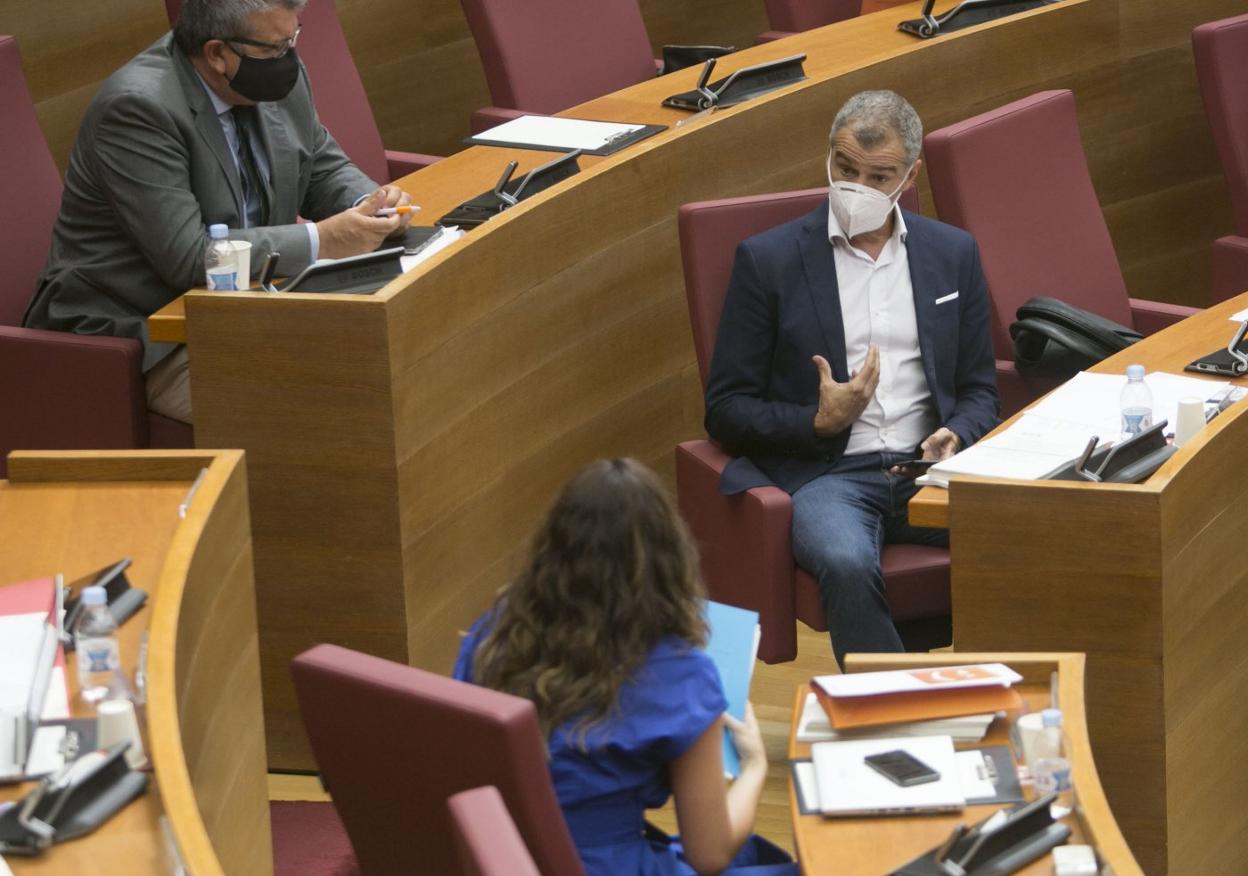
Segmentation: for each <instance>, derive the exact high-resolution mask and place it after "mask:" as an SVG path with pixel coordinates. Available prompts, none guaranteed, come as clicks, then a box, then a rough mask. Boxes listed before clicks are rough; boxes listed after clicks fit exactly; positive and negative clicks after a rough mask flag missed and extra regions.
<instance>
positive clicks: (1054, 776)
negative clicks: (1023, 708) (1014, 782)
mask: <svg viewBox="0 0 1248 876" xmlns="http://www.w3.org/2000/svg"><path fill="white" fill-rule="evenodd" d="M1040 721H1041V723H1042V724H1043V726H1044V730H1043V731H1042V732H1041V734H1040V738H1039V739H1037V740H1036V761H1035V764H1036V768H1035V783H1036V793H1037V794H1041V795H1043V794H1053V793H1056V794H1057V800H1056V801H1054V803H1053V810H1054V811H1053V817H1055V818H1061V817H1062V816H1063V815H1066V814H1068V813H1069V812H1070V810H1071V807H1072V806H1073V805H1074V790H1073V785H1072V783H1071V777H1070V760H1069V758H1067V757H1066V756H1065V755H1066V752H1065V748H1064V746H1063V744H1062V713H1061V711H1060V710H1058V709H1045V710H1044V711H1043V712H1041V713H1040Z"/></svg>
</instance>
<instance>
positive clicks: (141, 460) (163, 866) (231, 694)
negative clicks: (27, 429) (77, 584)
mask: <svg viewBox="0 0 1248 876" xmlns="http://www.w3.org/2000/svg"><path fill="white" fill-rule="evenodd" d="M177 466H181V468H182V470H183V471H184V473H185V476H184V477H182V478H176V477H171V476H170V471H171V469H173V468H174V467H177ZM205 468H206V469H207V470H208V471H207V474H206V475H205V477H204V479H203V481H202V482H201V483H200V486H199V488H198V489H197V491H196V494H195V497H194V499H193V500H192V501H191V502H190V505H189V508H188V512H187V516H186V518H185V519H181V518H180V517H179V514H178V509H179V506H180V505H181V504H182V503H183V502H184V501H186V496H187V492H188V490H189V488H190V486H191V484H192V482H193V481H194V479H195V477H196V476H197V475H198V473H199V472H200V471H201V470H203V469H205ZM110 470H111V472H112V476H111V477H110V476H109V472H110ZM84 472H85V473H86V474H85V475H84V476H82V477H78V476H77V475H76V474H75V473H84ZM9 475H10V480H9V481H0V530H2V531H3V532H4V536H5V537H4V538H3V539H0V582H3V583H12V582H16V581H24V580H29V579H31V578H37V577H44V576H48V575H52V574H55V573H57V572H62V573H63V574H64V575H65V578H66V580H73V579H75V578H78V577H80V576H82V575H86V574H88V573H90V572H92V571H94V570H96V569H98V568H101V567H103V566H105V565H109V564H112V563H114V562H116V561H117V560H118V559H120V558H122V557H129V558H130V559H131V560H132V562H133V564H132V565H131V567H130V568H129V570H128V571H127V573H126V574H127V576H128V577H129V579H130V582H131V584H132V585H133V586H135V587H140V588H142V589H144V590H146V591H147V593H148V595H149V599H148V601H147V604H146V605H145V606H144V608H143V609H141V610H140V611H139V613H138V614H136V615H135V616H133V617H132V618H131V619H130V620H128V621H127V622H126V623H125V624H123V625H122V627H121V628H120V630H119V633H118V636H119V639H120V642H121V654H122V663H123V665H124V667H125V669H126V671H127V673H130V674H131V675H133V672H134V668H135V665H136V661H137V657H138V652H139V642H140V638H141V636H142V634H143V633H144V631H147V633H148V636H149V641H148V657H147V682H148V683H147V697H148V701H147V706H146V709H145V710H143V714H141V720H142V723H143V725H144V729H145V741H146V745H147V750H148V755H149V757H150V758H151V760H152V762H153V763H154V765H155V771H154V779H153V786H151V787H149V789H148V791H147V793H146V794H145V795H144V796H143V797H141V798H139V799H138V800H136V801H135V802H133V803H131V804H130V805H128V806H127V807H126V808H125V809H123V810H122V811H121V812H120V813H118V814H117V815H116V816H114V817H113V818H112V819H111V820H109V821H108V822H107V823H106V824H105V825H104V826H103V827H101V828H100V829H99V830H97V831H96V832H95V833H93V834H91V835H90V836H89V837H87V838H84V839H81V840H77V841H74V842H71V843H67V844H65V845H63V846H54V847H53V848H52V849H51V850H49V851H48V852H45V853H44V854H43V855H42V856H41V857H39V858H34V859H23V858H10V859H9V860H8V863H9V864H10V866H11V867H12V869H13V871H14V873H15V874H17V876H24V874H42V873H48V874H51V873H77V874H84V876H97V874H98V876H111V874H127V876H130V874H166V873H169V872H171V864H170V860H169V859H168V858H167V856H166V851H165V841H164V838H163V835H162V830H161V827H160V824H159V821H160V819H161V818H162V817H164V818H167V819H168V821H169V824H170V829H171V832H172V835H173V836H174V837H175V838H176V842H177V844H178V847H179V848H180V850H181V855H182V858H183V860H184V861H185V863H186V864H187V866H188V868H189V872H192V873H195V874H197V876H204V874H206V876H212V874H226V873H229V874H234V873H256V874H261V876H263V874H266V873H271V872H272V866H273V864H272V846H271V840H270V836H269V810H268V800H267V793H266V785H265V768H264V764H265V752H264V736H263V733H262V731H261V727H260V720H261V709H260V685H259V666H258V661H257V651H256V641H255V638H256V637H255V609H254V597H253V594H252V574H251V564H250V540H249V536H248V510H247V493H246V488H247V482H246V476H245V471H244V469H243V464H242V454H241V453H240V452H239V451H217V452H213V451H177V452H175V453H163V452H157V453H155V454H154V456H153V455H149V453H146V452H134V451H99V452H89V453H88V452H83V453H77V452H57V453H43V452H23V453H14V454H12V455H11V456H10V458H9ZM74 666H75V664H74V657H73V655H71V656H70V659H69V666H68V670H69V671H68V677H69V687H70V697H71V706H72V707H73V709H74V711H75V714H76V715H78V716H84V717H85V716H86V715H89V714H91V713H92V710H91V709H90V708H89V707H86V706H84V705H83V704H82V703H81V702H80V701H79V700H78V699H77V687H78V686H77V676H76V673H75V671H74ZM28 789H29V785H26V786H19V787H6V788H4V789H0V800H10V799H14V798H15V797H16V796H19V795H20V794H22V793H24V792H25V791H26V790H28Z"/></svg>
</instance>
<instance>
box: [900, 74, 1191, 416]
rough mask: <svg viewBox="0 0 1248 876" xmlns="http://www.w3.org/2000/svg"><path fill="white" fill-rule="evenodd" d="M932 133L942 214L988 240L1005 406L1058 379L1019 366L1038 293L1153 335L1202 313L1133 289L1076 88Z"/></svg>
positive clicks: (930, 166)
mask: <svg viewBox="0 0 1248 876" xmlns="http://www.w3.org/2000/svg"><path fill="white" fill-rule="evenodd" d="M923 143H924V153H925V157H926V159H927V176H928V180H929V181H930V183H931V187H932V198H933V200H934V201H935V202H936V212H937V213H938V214H939V216H940V218H941V219H942V220H944V221H945V222H949V223H950V224H953V225H957V226H959V227H960V228H965V229H966V230H967V231H969V232H971V233H972V234H973V235H975V239H976V240H977V241H978V243H979V250H980V259H981V261H982V263H983V268H984V276H985V277H986V278H987V280H988V290H989V294H990V295H991V298H992V345H993V349H994V350H995V352H996V356H997V385H998V388H999V389H1000V392H1001V413H1002V415H1003V416H1010V415H1011V414H1013V413H1014V412H1016V411H1018V410H1019V409H1020V408H1022V407H1025V406H1026V405H1027V404H1028V403H1030V402H1031V401H1033V400H1035V399H1036V398H1037V397H1039V396H1040V395H1042V394H1043V393H1044V392H1047V391H1048V390H1049V389H1051V388H1052V387H1053V385H1054V383H1053V382H1052V381H1039V380H1029V379H1027V378H1025V377H1023V376H1021V375H1019V374H1018V373H1017V371H1016V369H1015V368H1014V364H1013V359H1014V345H1013V342H1012V341H1011V339H1010V332H1009V328H1010V323H1012V322H1013V321H1014V320H1015V318H1016V314H1017V311H1018V307H1019V305H1021V304H1023V303H1024V302H1025V301H1027V300H1028V299H1029V298H1032V297H1034V296H1037V295H1046V296H1049V297H1052V298H1060V299H1062V300H1064V301H1067V302H1069V303H1071V304H1074V305H1075V306H1077V307H1082V308H1084V309H1085V310H1090V311H1092V312H1094V313H1099V314H1100V315H1101V316H1104V317H1107V318H1109V319H1112V320H1114V321H1115V322H1119V323H1121V324H1123V325H1125V326H1129V327H1134V328H1135V329H1136V331H1138V332H1140V333H1141V334H1145V335H1148V334H1152V333H1153V332H1155V331H1157V330H1158V329H1161V328H1164V327H1166V326H1168V325H1171V324H1173V323H1175V322H1178V321H1179V320H1181V319H1183V318H1184V317H1187V316H1190V315H1191V314H1193V313H1196V312H1197V308H1192V307H1184V306H1181V305H1177V304H1165V303H1162V302H1157V301H1145V300H1141V299H1138V298H1130V297H1128V295H1127V287H1126V284H1125V283H1124V282H1123V279H1122V269H1121V268H1120V267H1119V266H1118V257H1117V255H1115V254H1114V244H1113V241H1112V240H1111V239H1110V236H1109V228H1108V227H1107V226H1106V224H1105V217H1104V215H1103V214H1102V213H1101V206H1100V203H1099V202H1098V201H1097V198H1096V191H1095V189H1093V188H1092V178H1091V176H1089V174H1088V163H1087V160H1086V158H1085V157H1084V154H1083V145H1082V143H1081V141H1080V139H1079V122H1078V119H1077V118H1076V116H1075V97H1074V95H1073V94H1072V93H1071V92H1070V91H1042V92H1040V93H1039V94H1034V95H1032V96H1031V97H1026V98H1023V99H1022V100H1017V101H1014V102H1013V103H1009V104H1006V105H1005V106H1003V107H1000V108H999V109H995V110H992V111H990V112H986V113H982V114H980V115H978V116H975V117H973V118H970V119H967V120H965V121H962V122H958V123H957V124H955V125H950V126H949V127H947V128H941V129H940V130H938V131H932V132H931V133H930V134H928V135H927V137H926V138H924V141H923Z"/></svg>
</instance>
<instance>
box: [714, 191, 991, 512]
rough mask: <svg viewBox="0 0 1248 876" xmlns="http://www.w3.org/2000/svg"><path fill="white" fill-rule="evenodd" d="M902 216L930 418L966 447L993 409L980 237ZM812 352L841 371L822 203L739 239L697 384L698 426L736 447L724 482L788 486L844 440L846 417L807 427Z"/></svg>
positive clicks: (818, 468) (737, 487)
mask: <svg viewBox="0 0 1248 876" xmlns="http://www.w3.org/2000/svg"><path fill="white" fill-rule="evenodd" d="M905 220H906V228H907V236H906V250H907V255H908V258H909V263H910V281H911V284H912V285H913V287H914V310H915V316H916V319H917V323H918V330H919V348H920V350H921V351H922V356H923V371H924V373H925V374H926V375H927V385H928V388H929V389H930V390H931V393H932V399H933V401H934V402H935V405H936V411H937V414H938V417H939V422H940V423H941V425H943V426H946V427H948V428H949V429H950V430H952V431H953V432H954V433H955V434H956V435H957V436H958V438H960V439H961V441H962V446H963V447H967V446H969V445H971V444H973V443H974V442H976V441H978V440H979V439H980V438H981V437H983V435H984V434H985V433H986V432H988V431H989V430H991V429H992V428H993V427H994V426H996V424H997V422H998V421H999V417H998V413H999V409H1000V406H999V402H998V398H997V382H996V368H995V363H994V360H993V353H992V340H991V336H990V331H989V306H988V289H987V284H986V283H985V281H984V274H983V270H982V269H981V268H980V263H979V247H978V246H977V245H976V244H975V241H974V239H973V238H972V237H971V236H970V235H969V234H967V233H966V232H965V231H962V230H961V229H958V228H954V227H953V226H951V225H945V224H944V223H942V222H937V221H935V220H933V219H925V218H923V217H922V216H919V215H917V214H914V213H910V212H906V213H905ZM955 293H956V295H955ZM950 296H953V297H950ZM938 299H944V300H943V301H942V303H940V304H937V303H936V302H937V300H938ZM816 353H818V354H820V355H822V356H823V357H824V358H825V359H827V360H828V364H829V365H830V366H831V367H832V376H833V377H834V378H835V379H836V380H838V381H846V380H848V379H849V367H848V365H847V363H846V359H845V327H844V325H843V324H842V322H841V307H840V299H839V297H838V286H837V279H836V262H835V260H834V258H833V250H832V244H831V243H830V242H829V240H828V208H827V206H826V205H820V206H819V207H818V208H816V209H815V210H814V211H812V212H810V213H808V214H807V215H805V216H803V217H801V218H799V219H796V220H794V221H792V222H788V223H785V224H784V225H779V226H777V227H775V228H772V229H770V230H768V231H764V232H763V233H762V234H758V235H755V236H754V237H751V238H750V239H748V240H746V241H744V242H743V243H742V244H741V245H740V246H738V247H737V252H736V258H735V261H734V264H733V269H732V279H731V280H730V281H729V283H728V292H727V295H726V297H725V299H724V309H723V313H722V314H721V316H720V320H719V333H718V335H717V336H716V340H715V355H714V357H713V358H712V359H711V372H710V376H709V378H708V380H707V385H706V431H707V433H708V434H709V435H710V436H711V437H712V438H714V439H715V440H716V441H717V442H719V443H720V444H721V445H722V446H723V447H724V448H725V449H726V450H727V451H728V452H729V453H732V454H735V455H737V456H738V457H739V458H737V459H734V460H733V461H732V462H731V463H729V465H728V467H727V468H726V469H725V470H724V473H723V476H722V477H721V478H720V491H721V492H723V493H725V494H732V493H739V492H741V491H743V490H747V489H749V488H750V487H757V486H764V485H770V484H774V485H776V486H778V487H780V488H781V489H783V490H785V491H786V492H788V493H794V492H796V491H797V490H798V489H799V488H800V487H801V486H802V485H804V484H805V483H807V482H808V481H811V480H813V479H815V478H817V477H819V476H820V475H822V474H824V473H825V472H827V471H828V470H829V469H831V468H832V466H833V464H834V463H835V462H836V461H837V460H838V459H839V458H840V456H841V454H842V453H844V452H845V446H846V444H847V443H848V441H849V429H845V430H844V431H843V432H840V433H839V434H837V435H833V436H830V437H822V438H821V437H819V436H817V435H815V428H814V424H815V411H816V410H817V408H818V405H819V373H818V371H817V370H816V368H815V365H814V363H813V362H812V361H811V356H813V355H814V354H816Z"/></svg>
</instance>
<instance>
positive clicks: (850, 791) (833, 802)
mask: <svg viewBox="0 0 1248 876" xmlns="http://www.w3.org/2000/svg"><path fill="white" fill-rule="evenodd" d="M896 749H901V750H902V751H906V752H909V753H910V754H911V755H913V756H914V757H916V758H918V759H919V760H921V761H923V763H925V764H927V765H928V766H929V767H931V768H932V769H934V770H936V771H937V772H938V773H940V778H939V779H937V780H936V781H934V782H926V783H924V784H922V785H910V786H909V787H902V786H901V785H897V784H895V783H893V782H892V781H891V780H890V779H888V778H885V777H884V776H882V775H880V774H879V773H877V772H876V771H875V770H873V769H871V767H869V766H867V765H866V763H864V762H863V758H864V757H866V756H868V755H872V754H882V753H884V752H886V751H894V750H896ZM810 753H811V760H812V761H813V762H814V764H815V783H816V785H817V786H818V789H819V809H820V811H821V812H823V814H824V815H892V814H897V813H901V812H948V811H954V810H958V809H961V808H962V807H963V806H965V805H966V795H965V794H964V793H963V792H962V781H961V778H960V775H959V770H958V764H957V758H956V754H955V752H954V750H953V740H952V739H951V738H949V737H948V736H915V737H893V738H887V739H862V740H853V741H847V742H817V743H815V744H814V745H812V746H811V749H810Z"/></svg>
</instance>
